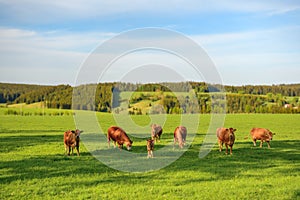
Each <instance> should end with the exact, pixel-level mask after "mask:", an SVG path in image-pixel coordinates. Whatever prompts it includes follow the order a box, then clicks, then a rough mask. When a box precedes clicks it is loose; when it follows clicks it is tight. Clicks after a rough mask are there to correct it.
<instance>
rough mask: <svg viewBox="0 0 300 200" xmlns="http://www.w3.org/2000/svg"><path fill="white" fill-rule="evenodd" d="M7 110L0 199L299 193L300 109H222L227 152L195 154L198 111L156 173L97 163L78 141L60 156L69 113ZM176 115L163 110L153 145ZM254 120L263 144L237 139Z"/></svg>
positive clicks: (0, 138) (105, 123)
mask: <svg viewBox="0 0 300 200" xmlns="http://www.w3.org/2000/svg"><path fill="white" fill-rule="evenodd" d="M8 109H9V108H0V187H1V190H0V199H149V200H150V199H151V200H152V199H299V198H300V176H299V171H300V123H299V121H300V115H288V114H276V115H274V114H273V115H272V114H256V115H254V114H236V115H233V114H231V115H227V116H226V121H225V126H227V127H228V126H232V127H235V128H237V129H238V130H237V132H236V143H235V145H234V147H233V155H232V156H230V155H225V154H224V152H222V153H219V152H218V151H217V144H216V145H215V147H214V149H213V150H212V151H211V152H210V153H209V154H208V155H207V156H206V157H205V158H203V159H199V157H198V154H199V149H200V147H201V144H202V141H203V138H204V136H205V134H206V131H207V129H208V125H209V121H210V115H201V116H200V126H199V129H198V130H197V131H196V137H195V139H194V140H193V141H192V144H191V146H190V148H189V149H188V150H187V151H186V152H185V153H184V154H183V156H181V157H180V158H179V159H178V160H176V161H175V162H174V163H172V164H171V165H169V166H167V167H165V168H163V169H160V170H158V171H152V172H146V173H128V172H121V171H117V170H113V169H111V168H109V167H107V166H106V165H104V164H102V163H100V162H99V161H98V160H96V159H95V158H94V157H93V156H92V155H91V154H90V153H89V152H88V151H87V150H86V148H85V147H84V145H83V143H84V141H83V143H81V144H82V145H81V147H80V149H81V152H82V154H81V156H80V157H77V156H70V157H67V156H65V155H64V147H63V132H64V131H65V130H67V129H74V128H75V124H74V119H73V115H57V116H54V115H51V116H50V115H42V116H40V115H28V116H22V115H5V112H6V111H7V110H8ZM60 111H61V110H54V109H53V110H48V109H46V110H44V111H43V110H42V109H32V108H31V109H29V110H27V111H26V112H33V113H34V112H46V113H48V112H49V113H54V112H60ZM70 112H71V111H70ZM97 117H98V120H99V121H100V125H101V127H103V129H106V128H107V127H109V126H110V125H114V124H115V123H116V122H115V119H114V117H113V116H112V115H111V114H103V113H97ZM131 117H132V120H133V121H134V122H135V123H137V124H139V125H141V126H148V123H149V122H150V121H149V118H148V116H146V115H142V116H131ZM179 117H180V116H179V115H168V117H167V122H166V123H165V126H164V133H163V136H162V139H161V143H159V145H161V146H163V145H164V144H166V143H167V142H169V141H172V132H173V130H174V128H175V127H174V126H176V125H177V123H178V121H179ZM254 126H259V127H267V128H269V129H270V130H272V131H273V132H275V133H276V135H275V136H274V139H273V141H271V147H272V148H271V149H267V148H266V145H264V147H263V148H262V149H261V148H259V147H253V146H252V142H251V141H250V139H245V136H247V135H248V134H249V130H250V129H251V128H252V127H254ZM149 129H150V128H149ZM149 131H150V130H149ZM83 134H84V133H83ZM129 134H130V133H129ZM143 149H145V153H146V148H145V141H144V140H142V139H140V140H135V141H134V143H133V151H132V153H134V152H135V151H144V150H143ZM117 151H118V150H117ZM175 151H178V149H175ZM154 156H155V152H154ZM145 159H146V158H145ZM151 161H153V162H155V161H156V159H155V158H154V159H152V160H150V162H151ZM124 164H126V163H124Z"/></svg>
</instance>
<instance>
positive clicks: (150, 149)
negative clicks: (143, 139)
mask: <svg viewBox="0 0 300 200" xmlns="http://www.w3.org/2000/svg"><path fill="white" fill-rule="evenodd" d="M153 150H154V140H152V139H148V140H147V151H148V156H147V158H153Z"/></svg>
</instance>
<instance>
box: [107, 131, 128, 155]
mask: <svg viewBox="0 0 300 200" xmlns="http://www.w3.org/2000/svg"><path fill="white" fill-rule="evenodd" d="M110 139H112V140H113V142H114V147H116V142H117V143H118V146H119V149H122V148H123V144H125V145H126V147H127V150H130V149H131V146H132V143H133V142H132V141H131V140H130V139H129V137H128V136H127V134H126V132H125V131H124V130H123V129H121V128H120V127H118V126H111V127H109V128H108V130H107V142H108V147H110Z"/></svg>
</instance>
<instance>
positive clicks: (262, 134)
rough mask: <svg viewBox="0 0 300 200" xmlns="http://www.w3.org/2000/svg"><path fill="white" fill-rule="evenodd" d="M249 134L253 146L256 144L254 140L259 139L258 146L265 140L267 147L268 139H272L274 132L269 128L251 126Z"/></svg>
mask: <svg viewBox="0 0 300 200" xmlns="http://www.w3.org/2000/svg"><path fill="white" fill-rule="evenodd" d="M250 135H251V137H252V141H253V145H254V146H256V140H260V147H262V145H263V142H267V144H268V148H270V147H271V146H270V140H272V139H273V135H275V133H272V132H271V131H270V130H268V129H265V128H253V129H251V131H250Z"/></svg>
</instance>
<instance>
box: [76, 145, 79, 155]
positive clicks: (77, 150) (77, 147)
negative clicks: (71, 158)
mask: <svg viewBox="0 0 300 200" xmlns="http://www.w3.org/2000/svg"><path fill="white" fill-rule="evenodd" d="M76 152H77V156H80V154H79V146H76Z"/></svg>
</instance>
